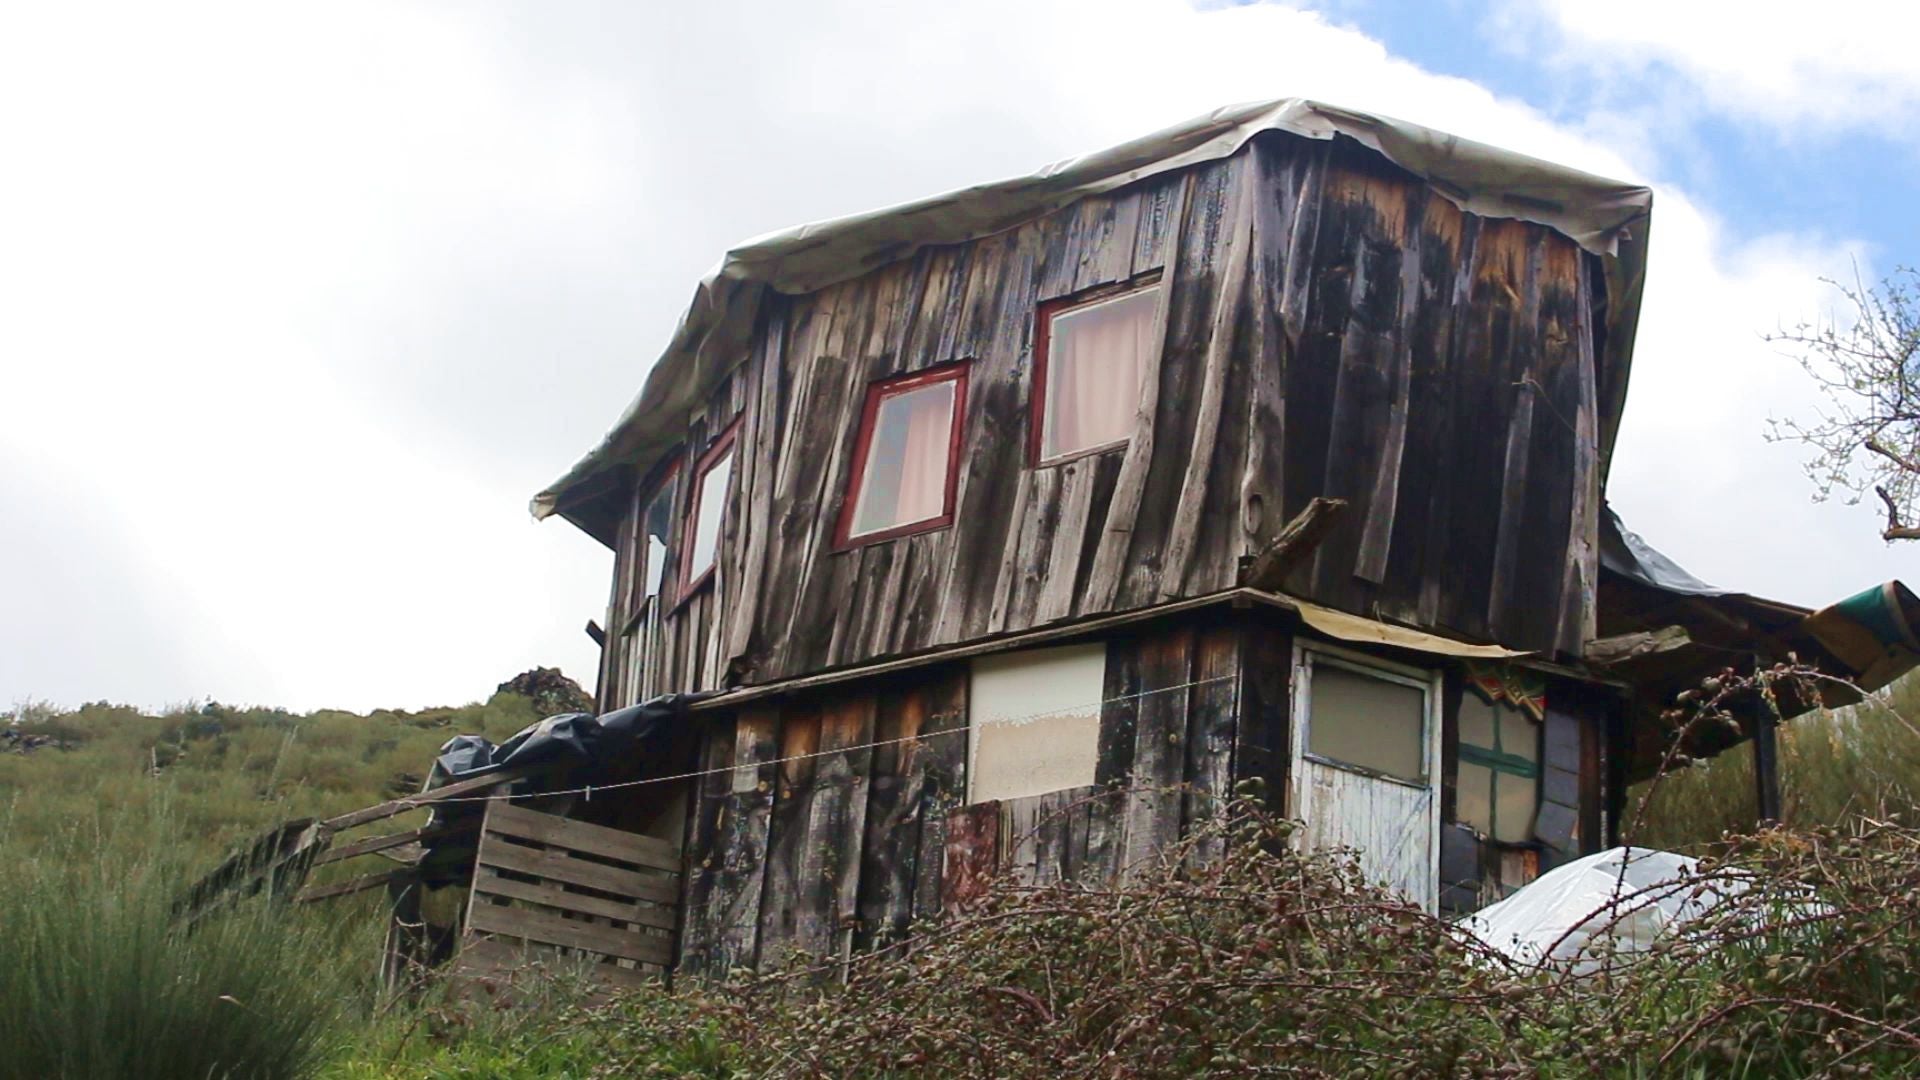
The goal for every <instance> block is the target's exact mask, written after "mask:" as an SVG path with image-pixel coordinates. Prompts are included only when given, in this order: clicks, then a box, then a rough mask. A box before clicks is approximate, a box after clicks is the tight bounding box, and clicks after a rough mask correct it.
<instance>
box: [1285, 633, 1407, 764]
mask: <svg viewBox="0 0 1920 1080" xmlns="http://www.w3.org/2000/svg"><path fill="white" fill-rule="evenodd" d="M1308 670H1309V672H1310V674H1309V682H1308V686H1307V693H1308V704H1307V753H1308V754H1309V755H1311V756H1312V757H1314V758H1316V759H1318V760H1320V761H1323V762H1325V763H1327V764H1329V765H1340V766H1346V767H1348V768H1353V769H1358V770H1360V771H1363V772H1367V773H1372V774H1374V775H1378V776H1385V777H1391V778H1392V779H1395V780H1404V781H1406V782H1408V783H1413V784H1419V783H1425V782H1426V778H1427V768H1426V761H1427V736H1426V732H1427V690H1426V687H1425V686H1423V685H1421V684H1420V683H1418V682H1416V681H1414V680H1412V679H1409V678H1404V677H1401V676H1395V675H1388V674H1386V673H1384V672H1374V671H1371V670H1368V669H1366V668H1363V667H1360V666H1359V665H1353V664H1345V663H1342V662H1340V661H1337V660H1330V659H1328V658H1326V657H1324V656H1319V657H1315V658H1314V660H1313V664H1312V667H1311V668H1309V669H1308Z"/></svg>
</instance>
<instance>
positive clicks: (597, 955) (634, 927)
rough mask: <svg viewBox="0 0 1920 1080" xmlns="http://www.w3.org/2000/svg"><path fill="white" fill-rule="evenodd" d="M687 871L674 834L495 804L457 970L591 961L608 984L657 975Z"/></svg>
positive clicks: (492, 974) (669, 952)
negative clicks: (665, 836)
mask: <svg viewBox="0 0 1920 1080" xmlns="http://www.w3.org/2000/svg"><path fill="white" fill-rule="evenodd" d="M680 874H681V856H680V849H679V848H678V847H676V846H675V845H673V844H671V843H668V842H667V841H664V840H659V839H656V838H654V837H650V836H641V835H638V834H636V833H629V832H621V831H620V830H618V829H609V828H606V827H604V826H600V825H589V824H586V823H585V822H579V821H571V820H569V819H567V818H563V817H556V816H554V815H552V814H543V813H540V812H538V811H534V810H527V809H524V808H522V807H518V806H513V805H511V804H509V803H506V802H504V801H503V802H495V803H491V804H489V805H488V807H487V815H486V820H485V822H484V823H483V824H482V826H481V832H480V849H479V853H478V855H477V857H476V859H475V862H474V870H473V892H472V895H471V897H470V898H469V900H468V904H467V917H466V931H465V935H464V937H463V939H462V942H461V948H460V956H459V958H458V967H457V969H456V970H457V972H458V974H460V975H463V976H472V977H479V978H497V977H501V976H502V975H505V974H510V973H511V972H514V971H518V970H521V969H523V968H525V967H527V966H529V965H530V964H542V965H547V964H566V963H570V964H582V963H584V964H586V965H587V966H588V967H587V970H588V971H589V972H590V973H591V974H592V975H593V976H594V977H595V978H596V979H599V980H600V981H602V982H605V983H608V984H610V985H616V986H631V985H636V984H641V983H645V982H648V981H651V980H652V979H654V978H657V977H659V976H661V975H663V974H665V972H666V970H667V968H668V967H670V966H671V965H672V963H673V952H674V933H675V931H676V930H677V929H678V922H679V900H680Z"/></svg>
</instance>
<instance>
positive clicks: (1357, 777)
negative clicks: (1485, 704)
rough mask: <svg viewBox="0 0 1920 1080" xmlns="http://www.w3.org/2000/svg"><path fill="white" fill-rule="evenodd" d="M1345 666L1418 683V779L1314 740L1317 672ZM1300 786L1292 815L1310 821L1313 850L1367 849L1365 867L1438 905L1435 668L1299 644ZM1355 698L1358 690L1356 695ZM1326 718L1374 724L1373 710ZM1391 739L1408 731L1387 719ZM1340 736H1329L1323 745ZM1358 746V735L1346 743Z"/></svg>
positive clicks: (1306, 839)
mask: <svg viewBox="0 0 1920 1080" xmlns="http://www.w3.org/2000/svg"><path fill="white" fill-rule="evenodd" d="M1328 665H1331V666H1335V667H1337V668H1338V669H1339V670H1340V671H1341V672H1342V673H1343V675H1351V674H1354V673H1365V674H1367V675H1369V676H1372V677H1378V678H1381V679H1383V680H1391V681H1392V682H1395V683H1399V684H1401V685H1404V686H1413V687H1418V688H1419V689H1420V690H1421V691H1422V693H1423V695H1424V697H1423V700H1422V704H1421V706H1420V708H1421V710H1422V712H1423V716H1422V720H1423V723H1422V726H1421V730H1420V731H1419V732H1418V733H1417V735H1416V736H1404V735H1403V736H1400V737H1414V738H1417V741H1418V746H1417V753H1418V755H1419V757H1420V764H1421V766H1422V768H1421V769H1420V771H1421V772H1422V773H1423V774H1424V775H1422V776H1420V777H1419V779H1418V780H1417V781H1413V782H1410V781H1409V780H1405V779H1400V778H1397V777H1390V776H1386V775H1382V774H1380V773H1378V772H1374V771H1369V770H1367V769H1365V768H1362V767H1358V766H1354V765H1350V764H1346V763H1342V762H1338V761H1334V760H1332V759H1330V758H1325V757H1319V756H1316V755H1315V754H1313V753H1312V752H1311V751H1310V750H1309V749H1308V748H1309V747H1310V746H1312V745H1314V741H1313V740H1312V738H1311V736H1312V725H1313V723H1314V722H1315V720H1314V716H1313V673H1314V670H1315V668H1316V666H1320V667H1322V668H1324V667H1325V666H1328ZM1294 673H1295V678H1294V687H1295V700H1294V708H1293V716H1294V723H1293V729H1294V730H1293V740H1292V744H1293V747H1294V752H1293V771H1292V776H1293V783H1292V796H1293V797H1292V799H1291V800H1290V802H1289V805H1290V812H1291V813H1292V815H1293V816H1295V817H1297V818H1299V819H1300V820H1301V821H1303V822H1304V823H1305V825H1306V827H1305V829H1304V831H1303V832H1302V833H1301V842H1302V843H1303V844H1305V845H1307V847H1309V848H1333V847H1351V848H1355V849H1357V850H1358V852H1359V858H1360V867H1361V870H1362V872H1363V873H1364V874H1365V875H1366V876H1367V878H1368V879H1369V880H1371V881H1374V882H1377V883H1379V884H1382V885H1385V886H1387V887H1388V888H1390V889H1392V890H1394V891H1395V892H1398V893H1400V894H1401V895H1402V896H1405V897H1406V898H1407V899H1408V900H1410V901H1412V902H1414V903H1416V904H1419V905H1420V906H1421V907H1423V908H1425V909H1426V910H1428V911H1432V910H1435V908H1436V906H1437V902H1438V881H1439V870H1438V859H1439V831H1440V800H1439V795H1438V784H1439V771H1440V754H1439V744H1440V739H1439V733H1440V721H1439V713H1438V709H1439V701H1440V694H1439V689H1438V685H1437V676H1436V675H1435V674H1434V673H1430V672H1423V671H1418V670H1416V669H1411V668H1402V667H1400V666H1398V665H1384V664H1381V663H1380V662H1379V661H1375V660H1372V659H1369V658H1365V657H1362V656H1360V655H1358V654H1352V653H1347V652H1344V651H1336V650H1331V649H1325V648H1321V647H1312V648H1308V647H1305V646H1299V647H1296V651H1295V659H1294ZM1349 696H1350V695H1349ZM1320 722H1321V723H1341V724H1345V725H1358V724H1367V723H1369V718H1368V717H1366V716H1365V715H1344V716H1334V715H1331V714H1330V711H1329V714H1328V715H1323V716H1322V717H1321V718H1320ZM1381 728H1382V735H1383V737H1392V736H1391V734H1390V733H1391V732H1393V731H1404V730H1405V725H1404V724H1395V723H1393V722H1391V721H1390V720H1389V721H1381ZM1333 741H1335V740H1328V739H1321V740H1318V742H1319V743H1320V744H1322V745H1325V744H1328V743H1329V742H1333ZM1338 741H1341V742H1346V743H1348V744H1352V743H1353V742H1354V740H1351V739H1346V740H1338Z"/></svg>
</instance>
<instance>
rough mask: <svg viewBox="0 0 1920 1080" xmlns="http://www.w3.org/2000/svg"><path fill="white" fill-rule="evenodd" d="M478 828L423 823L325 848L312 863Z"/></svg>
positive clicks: (331, 860) (402, 845)
mask: <svg viewBox="0 0 1920 1080" xmlns="http://www.w3.org/2000/svg"><path fill="white" fill-rule="evenodd" d="M478 828H479V826H478V825H477V824H471V823H469V824H465V825H461V826H459V827H458V828H446V827H442V828H437V829H434V828H428V827H426V826H424V825H423V826H421V827H420V828H418V829H409V830H407V831H406V832H399V833H386V834H384V835H381V836H369V837H366V838H364V839H361V840H355V841H354V842H353V843H350V844H341V845H340V846H338V847H334V848H329V849H327V851H326V852H324V853H323V854H322V855H321V856H320V857H319V858H317V859H315V860H313V865H315V866H325V865H327V864H328V863H336V862H340V861H342V860H343V859H352V858H355V857H357V856H360V855H372V854H374V853H376V852H385V851H389V850H391V849H393V848H398V847H405V846H406V845H408V844H411V843H414V842H415V841H419V840H435V839H438V838H440V837H442V836H453V835H456V834H458V833H464V832H472V831H474V830H475V829H478Z"/></svg>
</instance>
